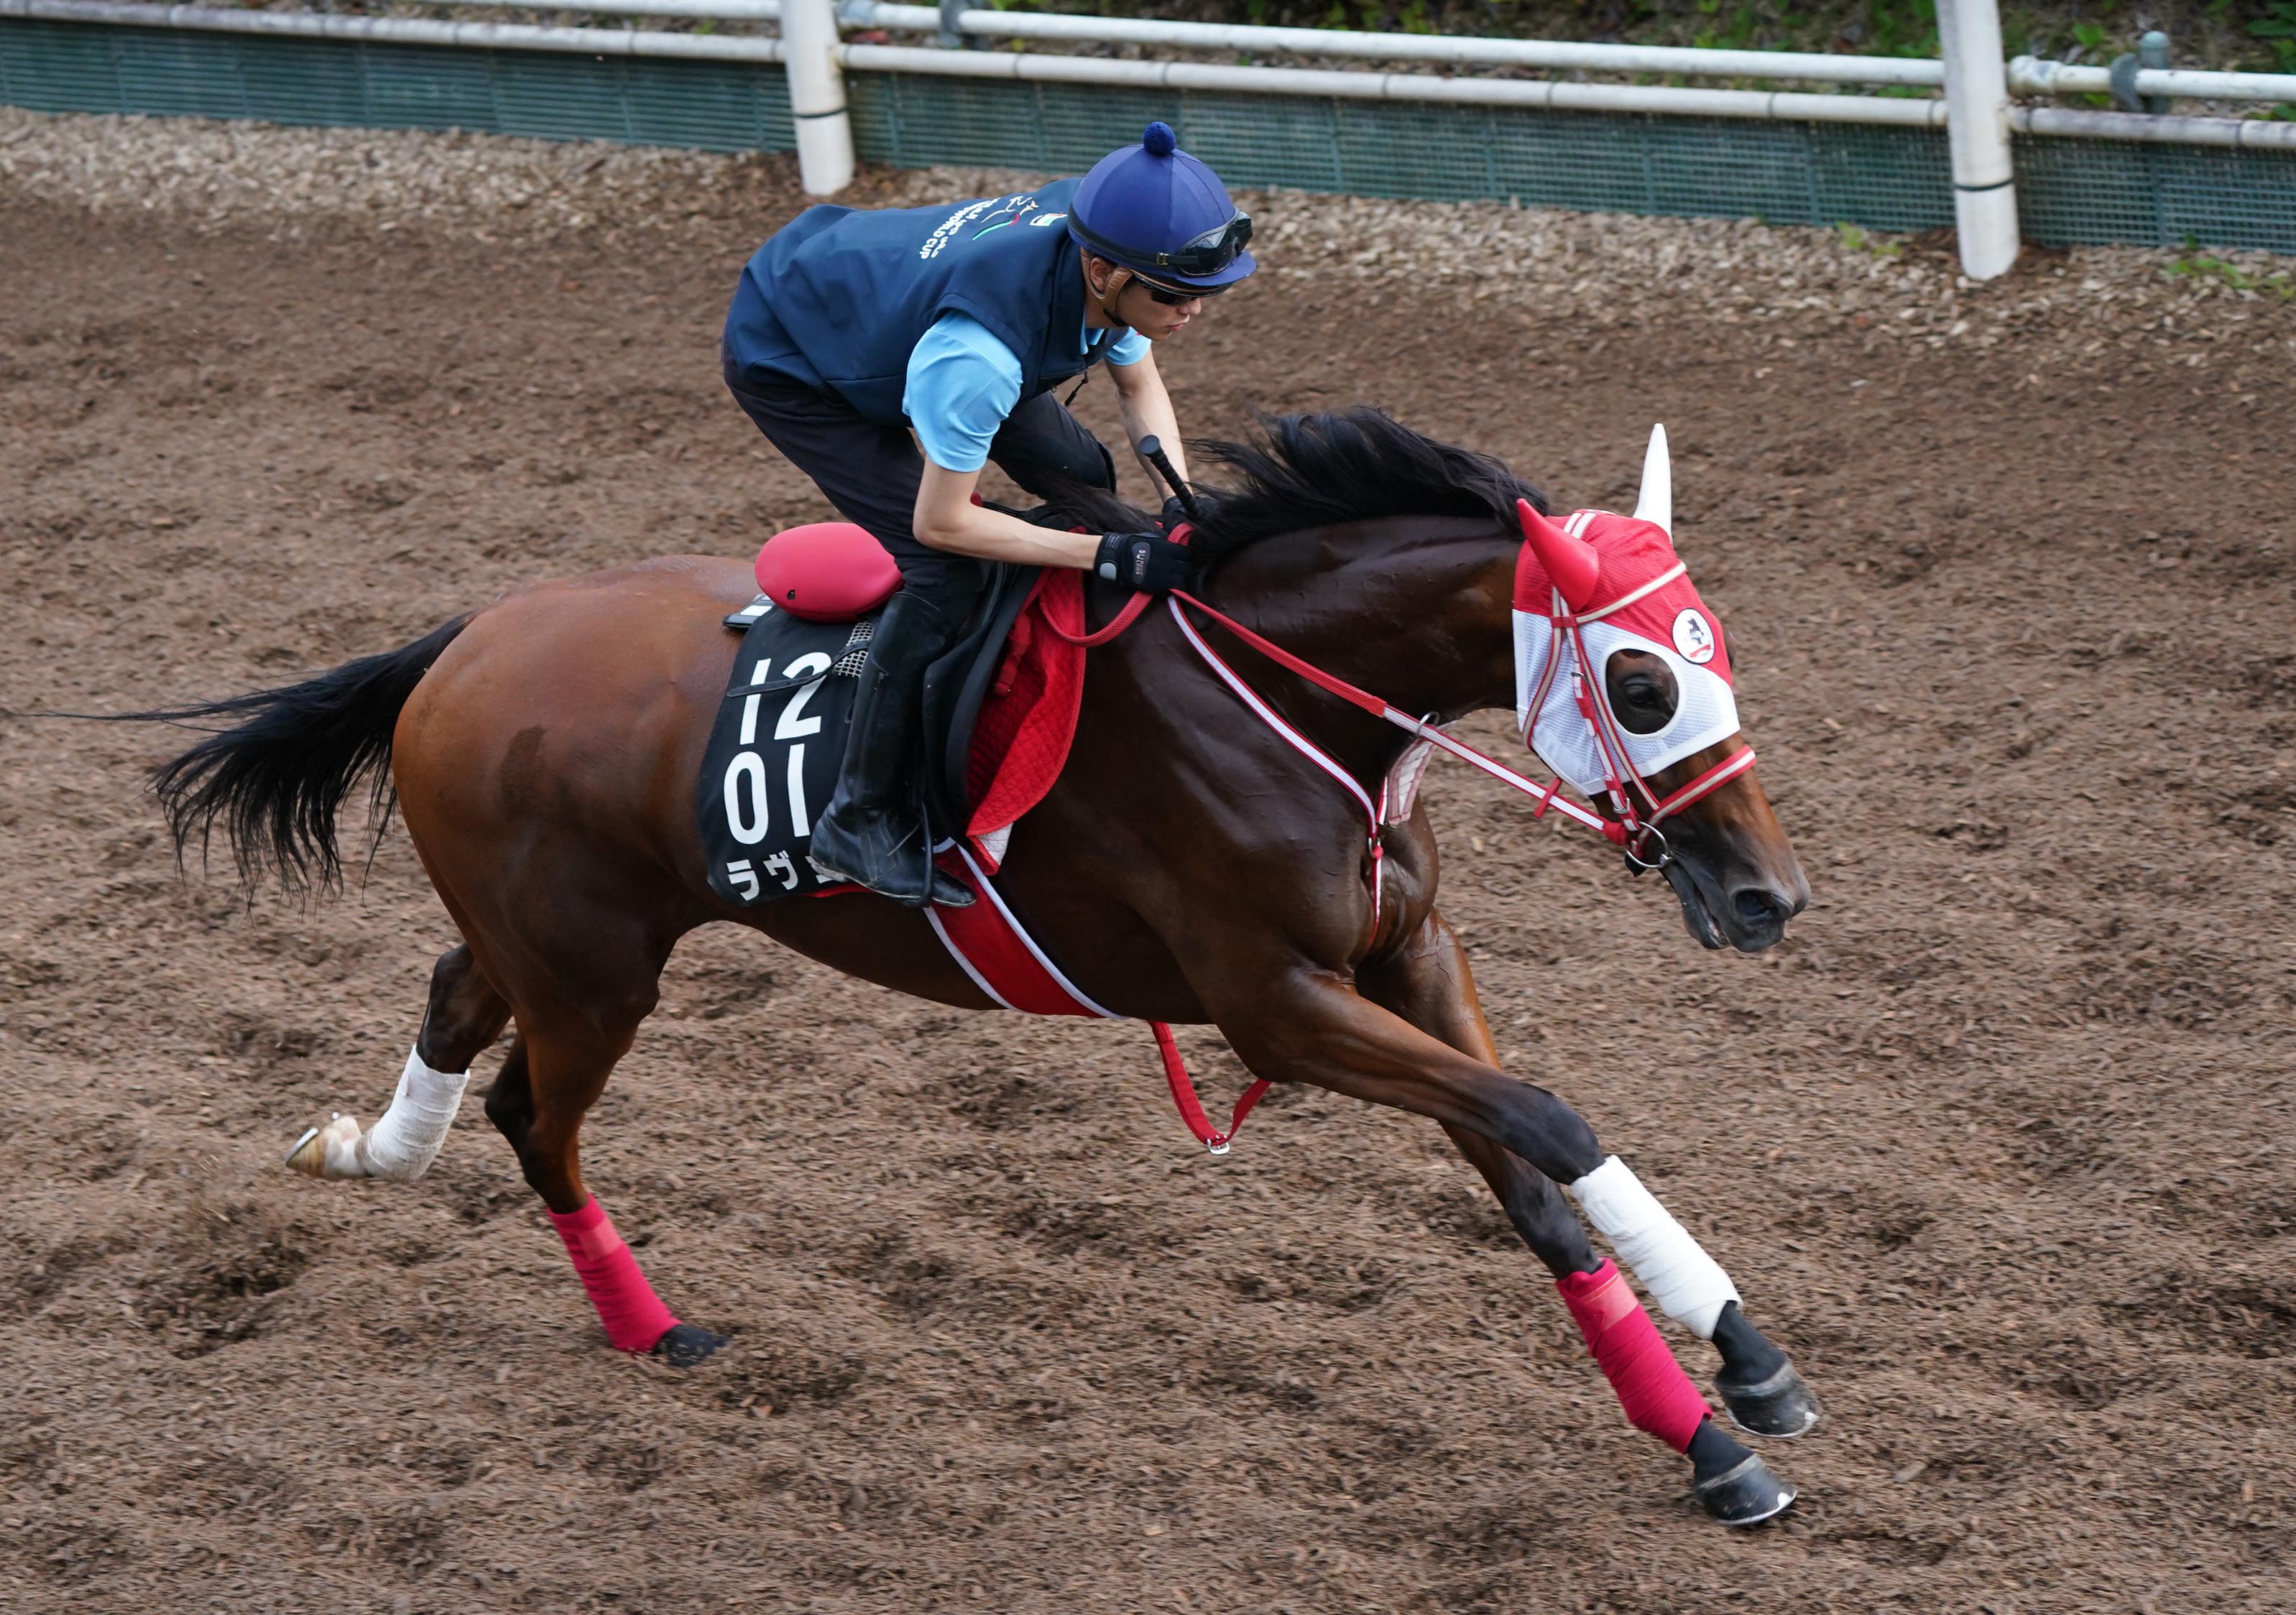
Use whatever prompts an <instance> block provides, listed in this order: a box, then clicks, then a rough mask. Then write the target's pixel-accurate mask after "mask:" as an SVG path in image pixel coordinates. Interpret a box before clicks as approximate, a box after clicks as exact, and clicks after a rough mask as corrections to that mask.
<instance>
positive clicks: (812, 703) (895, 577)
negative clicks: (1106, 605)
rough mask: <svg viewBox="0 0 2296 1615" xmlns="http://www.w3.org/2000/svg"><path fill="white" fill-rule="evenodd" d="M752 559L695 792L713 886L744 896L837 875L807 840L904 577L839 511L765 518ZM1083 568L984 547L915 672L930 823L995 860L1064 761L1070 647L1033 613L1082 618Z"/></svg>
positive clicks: (1076, 677)
mask: <svg viewBox="0 0 2296 1615" xmlns="http://www.w3.org/2000/svg"><path fill="white" fill-rule="evenodd" d="M1016 513H1017V512H1016ZM755 575H756V578H757V581H758V595H757V597H756V598H755V599H754V600H752V601H751V602H750V604H749V605H747V606H745V607H743V608H742V610H741V611H735V612H733V613H730V614H729V615H728V616H727V617H726V619H725V620H726V627H729V628H733V629H735V630H738V631H740V632H741V633H742V649H741V652H740V653H739V654H737V655H736V656H735V658H734V672H733V676H732V679H731V682H730V683H729V685H728V686H727V690H726V701H725V702H724V703H723V705H722V706H721V708H720V709H719V712H718V716H717V722H716V723H715V724H714V725H713V726H712V728H711V731H710V738H709V747H708V750H707V752H706V754H705V756H704V759H703V764H702V769H701V781H700V788H699V790H698V791H697V793H696V794H697V804H696V805H697V807H698V810H699V813H700V817H701V832H702V841H703V846H704V848H705V849H706V851H707V853H708V856H709V878H710V884H711V885H712V886H713V887H714V888H715V889H717V892H718V894H719V895H720V896H721V897H724V898H727V899H729V900H730V901H733V902H735V903H738V904H741V905H742V906H750V905H754V904H756V903H759V902H765V901H769V900H771V899H772V898H776V897H782V896H788V895H798V894H803V895H815V894H818V893H821V892H824V891H827V890H835V889H841V888H840V887H838V886H835V885H833V884H832V883H830V882H827V881H823V880H821V879H820V878H819V875H818V873H817V872H816V871H815V870H814V869H813V868H812V867H811V865H810V863H809V861H808V859H807V858H806V857H805V847H806V845H807V843H808V841H809V840H810V837H811V831H812V824H811V815H812V814H813V813H814V812H817V811H818V810H819V808H820V807H822V806H824V805H826V803H827V801H828V799H829V795H830V792H831V791H833V790H834V789H835V785H836V779H837V773H838V769H839V766H840V763H841V761H842V759H843V756H844V740H845V735H846V733H847V729H848V726H849V724H850V722H851V718H852V705H853V696H854V693H855V684H854V680H855V679H856V677H857V676H858V674H859V672H860V669H861V664H862V660H863V658H864V656H865V653H866V652H867V649H868V644H869V641H870V638H871V637H872V635H873V633H874V631H875V627H876V623H877V619H878V618H879V617H880V616H881V613H882V611H883V609H884V606H885V603H886V602H887V601H888V600H890V598H891V597H892V594H893V593H894V591H895V590H897V589H898V588H899V587H900V585H901V575H900V570H899V568H898V567H897V566H896V565H895V564H894V562H893V560H892V557H891V556H890V555H888V554H887V553H885V550H884V547H883V546H882V545H880V544H879V543H878V542H877V540H876V539H875V538H874V537H871V536H870V534H869V533H868V531H867V530H866V529H864V528H861V527H859V526H857V525H856V524H854V523H852V522H849V521H820V522H814V523H811V524H809V525H807V526H804V527H795V528H791V529H786V530H785V531H783V532H780V533H776V534H775V535H774V536H773V537H771V538H769V539H767V541H766V544H765V546H764V547H763V548H762V549H760V550H759V551H758V559H757V562H756V566H755ZM1081 584H1082V578H1081V574H1078V573H1072V572H1067V571H1065V570H1052V571H1049V572H1048V571H1046V570H1045V569H1043V568H1038V567H1028V566H1019V565H1013V564H1009V563H1003V562H996V563H991V564H990V567H989V578H988V585H987V586H986V587H985V588H984V589H983V590H982V592H981V596H980V603H979V604H978V605H977V606H976V607H975V608H974V611H973V612H972V618H971V619H970V620H969V621H968V622H967V624H966V625H965V627H964V631H963V632H962V633H960V634H959V635H958V636H957V639H956V642H955V644H953V645H951V646H950V648H949V649H948V650H947V652H944V653H943V654H942V655H941V656H939V658H937V659H936V660H934V661H933V663H932V664H931V667H929V668H927V669H926V672H925V677H924V696H923V731H924V746H923V752H924V755H923V757H922V759H921V760H920V767H919V773H918V776H917V777H918V781H919V785H920V793H921V795H922V799H923V802H924V808H925V816H926V824H927V829H928V831H929V832H930V833H931V836H932V838H933V840H935V841H936V842H940V841H947V840H963V839H966V838H971V839H972V845H973V849H974V851H975V852H976V853H977V854H979V855H980V856H981V857H983V858H985V860H986V862H987V865H988V868H990V869H992V870H993V869H994V868H995V867H996V864H997V863H999V862H1001V861H1002V859H1001V855H1002V851H1003V845H1004V838H1003V835H1002V833H1001V832H1003V831H1004V830H1006V829H1009V827H1010V825H1011V824H1012V822H1013V820H1014V819H1017V818H1018V817H1020V816H1021V813H1023V812H1026V811H1027V810H1028V808H1029V807H1033V806H1035V805H1036V803H1037V801H1039V800H1041V799H1042V798H1043V796H1044V794H1045V792H1046V791H1048V790H1050V789H1051V788H1052V784H1053V782H1054V779H1055V778H1057V777H1058V775H1059V772H1060V768H1061V766H1062V764H1063V763H1064V762H1065V761H1066V760H1067V756H1068V748H1069V742H1070V739H1071V737H1072V736H1073V734H1074V732H1075V725H1076V715H1077V711H1078V706H1079V705H1080V703H1081V700H1082V695H1083V653H1082V652H1081V651H1080V650H1078V649H1077V648H1076V647H1073V646H1071V645H1070V644H1067V642H1066V641H1064V640H1062V639H1061V638H1060V637H1059V636H1058V635H1054V634H1049V633H1044V632H1040V631H1037V625H1038V623H1039V622H1040V620H1042V619H1046V618H1049V619H1051V620H1054V621H1057V622H1059V623H1061V624H1062V626H1063V627H1067V626H1069V625H1070V623H1071V622H1073V623H1074V624H1076V625H1078V627H1080V626H1081V623H1082V620H1083V601H1082V586H1081ZM783 804H786V806H783Z"/></svg>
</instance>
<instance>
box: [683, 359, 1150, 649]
mask: <svg viewBox="0 0 2296 1615" xmlns="http://www.w3.org/2000/svg"><path fill="white" fill-rule="evenodd" d="M726 386H727V387H728V388H730V389H732V390H733V394H734V401H735V402H736V403H738V404H740V405H741V406H742V410H743V411H744V412H745V413H746V414H748V415H749V417H750V420H752V421H754V422H757V423H758V430H759V431H762V432H764V433H765V434H766V436H767V438H768V439H771V440H772V442H773V446H774V447H775V448H777V449H779V450H781V452H782V455H783V457H784V458H786V459H787V460H788V461H789V463H791V464H792V465H794V466H796V467H797V468H798V470H799V471H803V472H804V473H805V474H806V475H807V476H808V477H810V478H812V479H813V480H814V485H815V486H816V487H817V488H820V489H821V491H822V492H823V493H824V494H826V495H828V496H829V502H830V503H831V504H834V505H835V506H836V507H837V508H838V509H839V510H840V511H841V512H844V515H845V518H846V520H848V521H854V522H857V523H859V524H860V525H861V526H862V527H865V528H866V529H869V532H870V533H871V535H872V536H873V537H875V538H876V540H877V542H878V543H880V544H881V545H884V546H885V548H886V550H887V551H888V552H889V553H890V554H891V555H892V557H893V560H894V561H895V562H896V563H898V565H899V567H900V569H901V583H902V586H903V587H905V588H906V589H908V590H909V591H911V592H912V593H914V594H921V595H923V596H925V597H926V598H928V599H930V600H931V601H932V603H934V604H935V605H937V606H939V608H940V610H941V613H942V615H943V616H945V617H946V618H947V619H948V620H949V622H950V624H951V625H952V626H961V625H962V624H963V623H964V620H965V619H966V618H967V617H969V616H970V615H972V607H973V603H974V602H975V601H976V600H978V599H979V598H980V591H981V588H982V586H984V584H985V583H986V581H987V563H986V562H980V561H976V560H974V559H973V558H972V557H971V556H969V555H958V554H953V553H950V552H949V551H947V550H937V549H935V548H933V547H932V546H931V545H929V544H920V543H919V542H918V541H917V538H916V536H915V535H914V533H913V532H911V531H910V522H911V521H912V520H913V519H914V515H915V512H916V507H917V486H918V484H920V483H921V482H922V481H923V480H924V474H925V471H924V466H925V463H924V460H923V458H922V456H920V455H918V453H917V450H916V446H915V444H914V443H913V442H911V441H910V439H909V434H908V432H907V431H906V430H905V429H903V428H901V427H898V426H881V425H879V424H878V423H877V422H874V421H872V420H869V419H867V418H866V417H865V416H864V415H862V414H860V413H859V412H857V410H855V409H854V407H853V406H851V405H849V404H848V403H846V402H845V400H844V399H842V398H839V397H838V396H837V395H836V394H835V393H832V392H816V390H815V389H812V388H810V387H808V386H805V385H804V384H802V383H800V382H797V381H791V382H788V383H786V384H772V385H768V386H765V387H760V386H758V384H757V383H756V382H755V381H753V380H751V379H750V378H749V377H746V376H744V377H742V378H740V380H739V381H736V379H735V378H734V376H733V375H732V374H731V373H728V374H727V376H726ZM988 457H989V458H990V459H991V460H993V461H995V462H996V465H997V468H998V469H999V470H1001V471H1004V472H1005V475H1006V476H1008V477H1010V478H1012V479H1013V481H1015V482H1017V483H1019V484H1020V485H1021V487H1022V488H1027V489H1028V490H1029V492H1030V493H1032V494H1035V495H1036V496H1037V497H1038V498H1040V499H1041V498H1050V497H1052V496H1053V495H1054V492H1055V491H1056V488H1055V480H1056V479H1062V478H1065V479H1068V480H1073V481H1077V482H1084V483H1088V484H1090V485H1092V486H1093V487H1095V488H1108V489H1111V490H1113V489H1114V488H1115V487H1116V465H1115V462H1114V461H1112V460H1111V458H1110V457H1109V453H1108V449H1107V447H1106V446H1105V445H1104V444H1103V443H1102V442H1101V440H1100V439H1098V438H1096V437H1095V436H1093V434H1092V432H1091V431H1090V430H1087V428H1086V426H1085V425H1084V423H1083V422H1080V421H1078V419H1077V418H1076V417H1075V416H1074V415H1072V414H1069V412H1068V408H1067V406H1064V405H1063V404H1062V402H1061V401H1060V400H1059V399H1058V398H1054V396H1053V394H1052V393H1051V392H1049V391H1046V392H1040V393H1038V394H1037V396H1036V397H1035V398H1028V399H1024V400H1022V402H1021V405H1020V406H1019V407H1017V408H1016V409H1014V410H1013V413H1012V414H1009V415H1007V416H1005V424H1004V425H1003V426H1002V427H1001V428H999V429H998V430H997V433H996V439H995V441H993V442H992V443H991V444H990V445H989V447H988Z"/></svg>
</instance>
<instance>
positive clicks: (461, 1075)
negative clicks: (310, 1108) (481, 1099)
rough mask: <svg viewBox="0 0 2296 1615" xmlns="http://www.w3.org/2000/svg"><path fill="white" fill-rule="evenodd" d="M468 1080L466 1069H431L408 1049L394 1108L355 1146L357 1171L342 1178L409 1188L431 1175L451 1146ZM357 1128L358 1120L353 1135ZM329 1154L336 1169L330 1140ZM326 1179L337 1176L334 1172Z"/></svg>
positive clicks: (399, 1079)
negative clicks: (384, 1181) (441, 1151)
mask: <svg viewBox="0 0 2296 1615" xmlns="http://www.w3.org/2000/svg"><path fill="white" fill-rule="evenodd" d="M470 1080H471V1074H470V1073H469V1072H468V1071H434V1070H431V1069H430V1067H429V1066H427V1065H425V1064H424V1063H423V1062H422V1053H421V1052H420V1051H415V1050H410V1051H409V1052H408V1053H407V1056H406V1070H404V1071H402V1072H401V1073H399V1078H398V1092H397V1093H396V1094H392V1095H391V1096H390V1109H389V1110H387V1111H384V1112H383V1113H382V1119H381V1121H378V1122H376V1123H375V1124H374V1130H373V1132H371V1133H369V1134H368V1135H366V1136H365V1138H361V1139H358V1140H357V1142H356V1144H354V1145H353V1146H352V1149H353V1152H354V1154H355V1158H356V1160H357V1169H356V1171H354V1172H351V1173H348V1174H344V1176H360V1177H387V1178H389V1179H390V1180H391V1181H392V1182H394V1183H402V1184H406V1183H413V1182H414V1180H415V1179H416V1178H418V1177H420V1176H422V1174H423V1173H425V1172H427V1171H429V1170H430V1163H431V1162H432V1161H434V1160H438V1159H439V1149H440V1147H441V1146H442V1145H444V1144H446V1142H447V1128H448V1127H452V1126H454V1125H455V1111H457V1110H459V1109H460V1108H461V1107H462V1103H463V1086H464V1085H466V1084H467V1083H468V1082H469V1081H470ZM339 1119H347V1118H339ZM331 1126H332V1124H331ZM357 1127H358V1124H357V1122H355V1121H354V1122H352V1123H351V1128H352V1131H353V1132H354V1133H356V1132H357ZM327 1154H328V1158H329V1160H328V1164H329V1165H330V1166H332V1165H333V1157H334V1154H335V1141H334V1140H333V1139H332V1138H329V1139H328V1140H327ZM328 1176H331V1177H332V1176H336V1174H334V1173H333V1172H332V1171H331V1172H329V1173H328Z"/></svg>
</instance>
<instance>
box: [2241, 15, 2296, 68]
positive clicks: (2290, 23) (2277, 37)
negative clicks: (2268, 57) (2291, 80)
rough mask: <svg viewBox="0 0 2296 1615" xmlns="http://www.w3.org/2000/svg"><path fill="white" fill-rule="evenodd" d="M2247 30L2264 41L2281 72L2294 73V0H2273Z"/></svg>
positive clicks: (2295, 30)
mask: <svg viewBox="0 0 2296 1615" xmlns="http://www.w3.org/2000/svg"><path fill="white" fill-rule="evenodd" d="M2248 31H2249V32H2250V33H2251V34H2253V35H2255V36H2256V37H2258V38H2259V39H2261V40H2263V41H2264V42H2265V45H2267V48H2269V49H2270V51H2271V52H2272V55H2273V59H2274V60H2275V61H2277V62H2278V64H2279V67H2280V70H2281V71H2282V72H2284V73H2296V0H2273V3H2272V4H2267V5H2266V6H2265V8H2264V15H2263V16H2261V17H2259V19H2257V20H2255V21H2254V22H2251V23H2250V24H2249V25H2248Z"/></svg>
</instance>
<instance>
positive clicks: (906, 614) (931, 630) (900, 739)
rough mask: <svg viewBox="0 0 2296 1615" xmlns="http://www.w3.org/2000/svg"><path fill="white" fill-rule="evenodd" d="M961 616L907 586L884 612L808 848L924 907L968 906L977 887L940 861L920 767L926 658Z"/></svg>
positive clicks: (818, 859) (842, 873) (820, 862)
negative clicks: (937, 864) (921, 800)
mask: <svg viewBox="0 0 2296 1615" xmlns="http://www.w3.org/2000/svg"><path fill="white" fill-rule="evenodd" d="M957 626H958V625H956V624H955V623H953V622H951V621H949V620H948V619H947V617H945V616H944V615H942V613H941V611H940V609H939V607H938V606H937V605H935V604H934V603H932V602H931V601H930V600H928V599H926V598H924V597H923V596H922V595H919V594H911V593H910V592H909V591H908V590H906V589H903V590H901V591H900V592H899V593H898V594H895V595H894V596H893V598H892V600H891V602H890V603H889V604H887V606H886V607H885V614H884V616H882V617H881V618H879V619H877V633H876V636H875V637H874V638H873V639H872V640H871V641H870V642H869V660H868V661H867V662H866V663H865V665H864V666H863V667H862V669H861V680H860V683H861V687H860V689H859V691H858V692H857V693H856V694H855V696H854V698H853V729H852V733H851V734H849V736H848V737H847V739H846V742H845V763H844V767H843V768H842V770H841V771H840V774H839V775H838V780H837V791H836V793H835V794H834V795H832V797H831V798H830V799H829V806H828V807H824V809H822V813H821V816H820V817H819V818H818V819H816V820H815V821H814V825H813V841H812V845H811V846H810V847H809V848H808V854H809V855H810V857H812V859H813V862H814V864H815V865H816V867H817V868H819V869H820V870H821V871H822V872H823V873H824V874H832V875H835V876H837V877H838V878H840V879H841V880H847V881H854V882H855V883H857V884H858V885H862V886H865V887H867V888H868V889H870V890H871V891H873V892H878V893H881V894H882V895H883V896H885V897H889V898H892V899H893V900H894V901H896V902H898V903H906V904H907V905H909V906H911V907H912V908H922V907H923V906H925V905H926V904H928V903H931V904H934V905H937V906H939V907H942V908H963V907H964V906H966V905H968V904H970V903H971V902H972V891H971V890H970V889H968V888H967V887H966V886H965V884H964V882H963V881H959V880H957V879H956V878H955V876H954V875H951V874H948V873H946V872H945V871H942V870H939V869H936V868H934V867H933V864H932V849H931V848H930V847H929V846H927V845H926V842H925V834H924V829H925V826H924V815H923V813H922V810H921V808H920V807H919V805H918V798H917V791H916V788H915V784H914V771H915V769H916V767H917V764H918V761H919V759H920V758H921V757H922V750H923V747H922V741H923V735H922V731H921V726H920V723H921V718H922V709H923V706H924V676H925V668H927V667H928V666H930V665H931V662H932V660H933V658H935V657H936V656H939V654H940V653H941V652H943V651H945V650H947V648H948V646H949V644H951V643H952V642H953V641H954V640H955V638H956V629H957Z"/></svg>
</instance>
